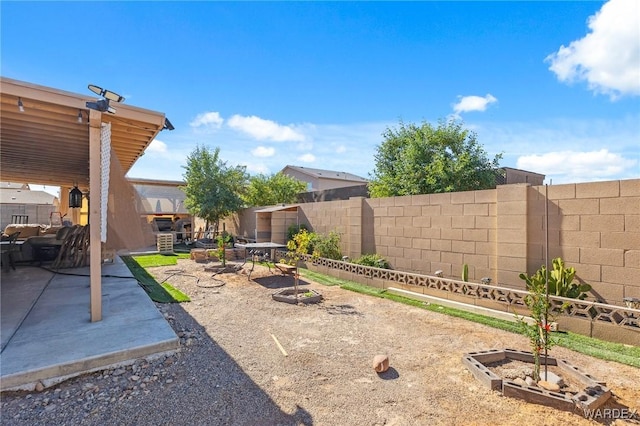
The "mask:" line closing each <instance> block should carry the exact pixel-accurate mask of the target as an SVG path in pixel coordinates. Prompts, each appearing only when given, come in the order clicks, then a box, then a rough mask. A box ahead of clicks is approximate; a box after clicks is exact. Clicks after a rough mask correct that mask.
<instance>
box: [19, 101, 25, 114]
mask: <svg viewBox="0 0 640 426" xmlns="http://www.w3.org/2000/svg"><path fill="white" fill-rule="evenodd" d="M18 111H20V112H24V104H23V103H22V98H18Z"/></svg>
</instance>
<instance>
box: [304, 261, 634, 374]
mask: <svg viewBox="0 0 640 426" xmlns="http://www.w3.org/2000/svg"><path fill="white" fill-rule="evenodd" d="M303 276H308V277H309V278H311V279H313V280H314V281H315V282H317V283H319V284H323V285H329V286H334V285H339V286H340V288H343V289H345V290H350V291H354V292H356V293H361V294H366V295H369V296H373V297H380V298H383V299H388V300H392V301H394V302H398V303H404V304H405V305H410V306H415V307H417V308H420V309H426V310H428V311H432V312H438V313H441V314H445V315H450V316H453V317H457V318H462V319H465V320H467V321H473V322H476V323H479V324H484V325H487V326H489V327H493V328H498V329H500V330H505V331H509V332H512V333H517V334H522V333H521V329H520V326H519V325H518V323H515V322H510V321H505V320H501V319H497V318H492V317H488V316H484V315H479V314H476V313H472V312H466V311H463V310H460V309H455V308H449V307H447V306H441V305H438V304H435V303H426V302H423V301H420V300H416V299H412V298H410V297H405V296H398V295H395V294H391V293H387V291H386V290H384V289H380V288H375V287H369V286H366V285H363V284H358V283H355V282H353V281H347V280H342V279H340V278H334V277H328V276H326V275H324V274H319V273H317V272H312V271H308V270H304V271H303ZM553 336H554V337H555V338H557V339H558V346H562V347H564V348H567V349H571V350H574V351H576V352H580V353H582V354H585V355H589V356H592V357H594V358H598V359H603V360H606V361H615V362H619V363H620V364H626V365H630V366H632V367H637V368H640V346H631V345H624V344H622V343H613V342H607V341H604V340H599V339H595V338H593V337H587V336H583V335H581V334H576V333H571V332H560V333H553Z"/></svg>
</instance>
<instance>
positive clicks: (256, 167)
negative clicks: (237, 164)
mask: <svg viewBox="0 0 640 426" xmlns="http://www.w3.org/2000/svg"><path fill="white" fill-rule="evenodd" d="M241 165H243V166H245V167H246V168H247V171H248V172H249V173H251V174H258V173H262V174H265V175H266V174H269V173H270V170H269V167H267V166H266V165H264V164H257V163H241Z"/></svg>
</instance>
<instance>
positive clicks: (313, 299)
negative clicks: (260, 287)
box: [271, 288, 322, 305]
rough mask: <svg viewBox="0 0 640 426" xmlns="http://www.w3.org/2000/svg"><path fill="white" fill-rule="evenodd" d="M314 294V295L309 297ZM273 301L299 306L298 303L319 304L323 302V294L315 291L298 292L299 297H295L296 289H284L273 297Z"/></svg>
mask: <svg viewBox="0 0 640 426" xmlns="http://www.w3.org/2000/svg"><path fill="white" fill-rule="evenodd" d="M309 293H312V295H309ZM271 297H272V298H273V300H276V301H278V302H285V303H291V304H295V305H297V304H298V303H304V304H308V303H318V302H320V301H321V300H322V294H320V293H318V292H317V291H315V290H298V297H297V298H296V297H295V289H293V288H283V289H282V290H279V291H276V292H275V293H273V294H272V295H271Z"/></svg>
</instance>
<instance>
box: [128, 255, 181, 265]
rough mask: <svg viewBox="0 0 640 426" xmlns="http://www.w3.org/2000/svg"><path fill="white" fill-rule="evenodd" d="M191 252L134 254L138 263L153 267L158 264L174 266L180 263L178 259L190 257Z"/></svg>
mask: <svg viewBox="0 0 640 426" xmlns="http://www.w3.org/2000/svg"><path fill="white" fill-rule="evenodd" d="M189 258H190V254H189V253H177V254H174V253H172V254H143V255H139V256H133V259H134V260H135V261H136V263H137V264H138V265H140V266H141V267H143V268H153V267H156V266H173V265H177V264H178V259H189Z"/></svg>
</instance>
